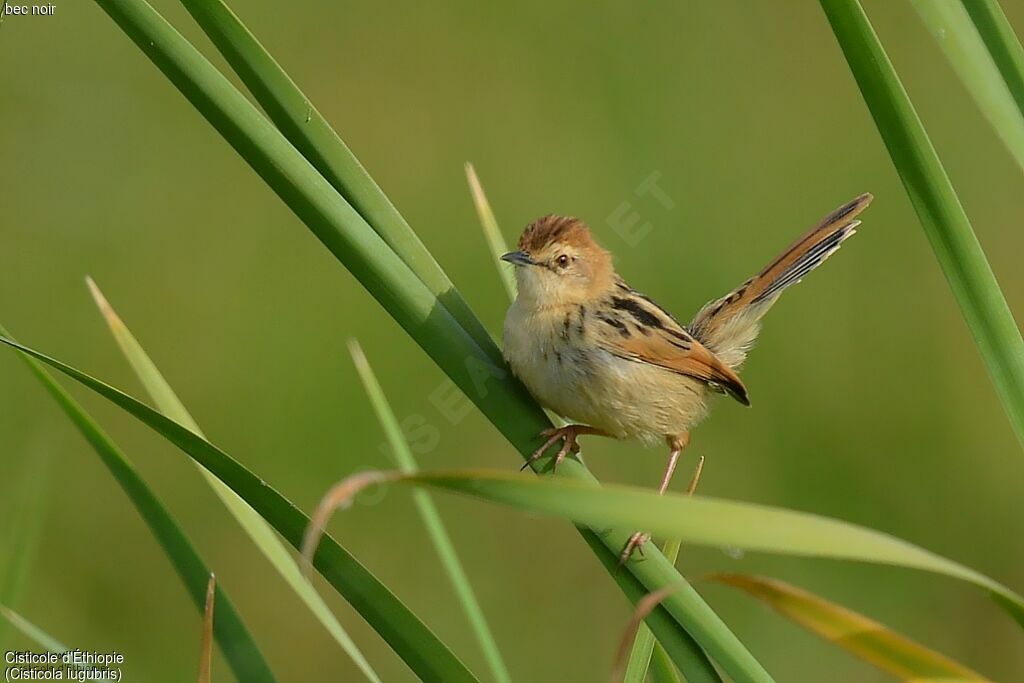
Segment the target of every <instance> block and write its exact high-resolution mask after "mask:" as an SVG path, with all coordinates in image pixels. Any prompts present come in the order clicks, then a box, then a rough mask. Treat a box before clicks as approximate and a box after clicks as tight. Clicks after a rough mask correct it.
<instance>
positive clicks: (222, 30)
mask: <svg viewBox="0 0 1024 683" xmlns="http://www.w3.org/2000/svg"><path fill="white" fill-rule="evenodd" d="M181 4H182V5H184V6H185V8H186V9H187V10H188V11H189V13H190V14H191V15H192V17H193V18H194V19H195V20H196V22H197V23H198V24H199V26H200V27H201V28H202V29H203V31H204V32H205V33H206V35H207V36H209V38H210V40H211V41H213V44H214V45H216V46H217V49H218V50H219V51H220V53H221V54H222V55H224V58H225V59H226V60H227V62H228V64H230V65H231V68H232V69H234V70H235V73H237V74H238V76H239V77H240V78H241V79H242V82H243V83H245V86H246V87H247V88H248V89H249V90H250V92H252V94H253V96H254V97H255V98H256V101H257V102H259V104H260V106H262V107H263V110H264V111H266V112H267V115H268V116H269V117H270V119H271V121H273V122H274V124H276V125H277V127H278V128H279V129H280V130H281V132H282V133H283V134H284V136H285V137H286V138H287V139H288V141H289V142H291V143H292V144H293V145H295V148H296V149H297V150H298V151H299V152H301V153H302V155H303V156H304V157H305V158H306V159H308V160H309V162H310V163H311V164H312V165H313V166H314V168H316V170H317V171H319V172H320V174H321V175H322V176H323V177H324V179H325V180H327V182H329V183H330V184H331V186H332V187H334V188H335V189H336V190H337V191H338V192H339V193H340V194H341V195H342V197H344V198H345V200H346V201H347V202H348V203H349V204H351V205H352V208H354V209H355V210H356V211H357V212H359V214H360V215H361V216H362V217H363V218H364V219H365V221H366V223H368V224H369V225H370V226H371V227H372V228H373V230H374V231H376V232H377V234H379V235H380V236H381V237H382V238H383V240H384V241H385V242H386V243H387V244H388V246H389V247H391V249H393V250H394V252H395V254H397V255H398V256H399V257H400V258H401V259H402V261H403V262H405V264H406V265H407V266H408V267H409V268H410V269H412V271H413V272H414V273H415V274H416V276H417V277H418V278H419V279H420V281H421V282H423V284H424V285H426V287H427V288H428V289H429V290H430V291H431V292H432V293H433V295H434V296H435V297H437V299H439V300H440V301H441V303H442V305H443V306H444V307H445V308H446V309H447V310H448V311H449V312H450V313H451V315H452V317H454V318H455V320H457V321H458V323H459V324H460V325H461V326H462V327H463V328H464V329H465V330H466V331H467V332H468V333H469V334H470V336H472V337H473V338H474V340H475V341H476V342H477V344H480V345H481V347H482V348H483V349H484V350H485V351H487V350H489V349H490V348H491V345H490V343H489V342H490V337H489V335H488V333H487V330H486V329H485V328H484V326H483V324H482V323H481V322H480V321H479V319H478V318H477V317H476V316H475V315H474V314H473V311H472V310H471V309H470V308H469V305H468V304H467V303H466V301H465V299H464V298H463V297H462V295H461V294H460V293H459V291H458V290H457V289H456V288H455V286H454V285H453V284H452V282H451V280H450V279H448V275H447V274H445V272H444V270H442V269H441V266H440V265H438V263H437V261H436V260H435V259H434V257H433V255H432V254H431V253H430V252H429V251H427V248H426V247H425V246H423V242H422V241H420V238H419V236H418V235H417V234H416V233H415V232H413V229H412V228H411V227H409V224H408V223H407V222H406V220H405V218H404V217H403V216H402V214H401V213H399V211H398V209H396V208H395V206H394V204H392V203H391V200H390V199H388V197H387V195H385V194H384V193H383V192H382V191H381V189H380V187H379V186H378V185H377V183H376V182H374V180H373V178H371V177H370V174H369V173H367V172H366V169H365V168H363V165H362V164H361V163H359V159H357V158H356V156H355V155H354V154H353V153H352V151H351V150H350V149H349V148H348V146H347V145H346V144H345V142H344V141H343V140H342V139H341V137H339V136H338V134H337V133H336V132H335V131H334V129H333V128H331V126H330V124H329V123H327V120H326V119H324V117H323V116H322V115H321V114H320V112H319V111H317V109H316V107H314V106H313V104H312V102H310V100H309V99H308V98H307V97H306V96H305V95H304V94H303V92H302V91H301V90H299V87H298V86H297V85H296V84H295V82H294V81H293V80H292V79H291V77H290V76H288V74H287V73H286V72H285V71H284V69H282V68H281V66H280V64H278V63H277V61H276V60H275V59H274V58H273V56H271V55H270V53H268V52H267V51H266V49H265V48H264V47H263V45H261V44H260V42H259V40H257V38H256V36H254V35H253V34H252V33H251V32H250V31H249V29H248V28H246V26H245V25H244V24H243V23H242V22H241V20H240V19H239V18H238V16H237V15H235V14H234V12H232V11H231V9H230V8H229V7H228V6H227V5H226V4H225V3H224V2H222V0H181ZM492 359H493V360H495V361H496V362H500V360H501V356H500V355H493V356H492Z"/></svg>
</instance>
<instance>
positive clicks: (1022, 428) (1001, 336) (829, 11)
mask: <svg viewBox="0 0 1024 683" xmlns="http://www.w3.org/2000/svg"><path fill="white" fill-rule="evenodd" d="M821 5H822V8H823V9H824V10H825V14H826V16H827V17H828V20H829V23H831V24H832V29H833V31H834V32H835V35H836V39H837V40H838V41H839V45H840V47H841V48H842V50H843V53H844V54H845V55H846V60H847V62H849V65H850V70H851V71H852V72H853V75H854V78H856V80H857V84H858V86H860V90H861V93H862V94H863V96H864V100H865V102H867V105H868V108H869V109H870V110H871V115H872V116H873V117H874V120H875V124H876V125H877V127H878V131H879V133H881V135H882V139H883V140H884V142H885V145H886V147H887V148H888V150H889V155H890V156H891V157H892V161H893V164H894V165H895V166H896V170H897V171H898V172H899V175H900V178H901V180H902V181H903V185H904V187H905V188H906V190H907V194H908V195H909V196H910V201H911V202H912V203H913V205H914V209H915V210H916V211H917V215H918V218H919V220H920V221H921V225H922V227H923V228H924V231H925V234H926V235H927V236H928V240H929V242H930V243H931V245H932V250H933V251H934V252H935V256H936V258H937V259H938V261H939V265H941V266H942V270H943V272H944V273H945V275H946V279H947V281H948V282H949V285H950V288H951V289H952V290H953V295H954V296H955V298H956V300H957V303H958V304H959V305H960V310H961V312H962V313H963V316H964V318H965V319H966V321H967V326H968V327H969V328H970V330H971V334H972V335H973V336H974V341H975V343H976V344H977V345H978V349H979V351H980V352H981V357H982V359H983V360H984V362H985V366H986V368H987V369H988V373H989V376H990V377H991V378H992V382H993V383H994V384H995V387H996V391H997V392H998V394H999V397H1000V399H1002V403H1003V407H1004V409H1005V410H1006V414H1007V416H1008V417H1009V419H1010V423H1011V424H1012V425H1013V428H1014V430H1015V431H1016V433H1017V437H1018V439H1019V440H1020V442H1021V445H1022V446H1024V341H1022V340H1021V335H1020V330H1018V329H1017V325H1016V323H1015V322H1014V319H1013V315H1012V314H1011V313H1010V309H1009V307H1008V306H1007V305H1006V300H1005V299H1004V298H1003V293H1002V291H1001V290H1000V289H999V284H998V282H996V278H995V275H994V274H993V273H992V269H991V268H990V267H989V264H988V261H987V260H986V258H985V254H984V252H983V251H982V249H981V245H980V244H979V243H978V239H977V237H976V236H975V234H974V230H973V229H972V228H971V223H970V221H969V220H968V218H967V214H966V213H965V212H964V209H963V207H962V206H961V205H960V200H959V198H958V197H957V195H956V192H955V191H954V190H953V185H952V184H951V183H950V180H949V177H948V176H947V175H946V171H945V169H943V167H942V163H941V162H940V161H939V157H938V155H937V154H936V152H935V148H934V147H933V146H932V143H931V140H930V139H929V138H928V134H927V133H926V132H925V129H924V126H923V125H922V124H921V120H920V118H918V115H917V112H916V111H915V109H914V106H913V104H911V102H910V98H909V97H908V96H907V92H906V90H904V88H903V84H902V83H901V82H900V79H899V77H898V76H897V75H896V71H895V70H894V69H893V66H892V63H891V62H890V61H889V57H888V56H887V55H886V53H885V50H884V49H883V48H882V45H881V43H880V42H879V41H878V36H877V35H875V31H874V29H873V28H872V26H871V23H870V22H869V21H868V18H867V16H866V15H865V14H864V10H863V8H862V7H861V6H860V3H859V2H858V1H857V0H821Z"/></svg>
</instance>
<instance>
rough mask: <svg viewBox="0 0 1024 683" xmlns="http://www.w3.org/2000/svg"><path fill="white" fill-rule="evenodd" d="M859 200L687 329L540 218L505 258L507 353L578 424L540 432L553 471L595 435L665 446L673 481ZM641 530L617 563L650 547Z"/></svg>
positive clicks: (846, 232) (558, 222)
mask: <svg viewBox="0 0 1024 683" xmlns="http://www.w3.org/2000/svg"><path fill="white" fill-rule="evenodd" d="M871 199H872V197H871V195H870V194H863V195H861V196H860V197H857V198H856V199H854V200H853V201H851V202H849V203H848V204H845V205H843V206H841V207H840V208H838V209H836V210H835V211H833V212H832V213H831V214H829V215H828V216H826V217H825V218H824V219H823V220H822V221H821V223H819V224H818V225H816V226H815V227H814V228H812V229H811V230H810V231H809V232H807V233H806V234H805V235H804V236H803V237H801V238H800V239H798V240H797V241H796V242H794V243H793V244H792V245H791V246H790V247H789V248H788V249H786V250H785V251H784V252H782V254H781V255H780V256H779V257H778V258H776V259H775V260H774V261H772V262H771V263H769V264H768V265H767V266H766V267H765V268H764V269H763V270H762V271H761V272H760V273H758V274H757V275H755V276H754V277H752V278H750V279H749V280H747V281H746V282H744V283H743V284H742V285H740V286H739V287H738V288H737V289H736V290H734V291H733V292H731V293H730V294H728V295H726V296H724V297H722V298H721V299H716V300H714V301H711V302H709V303H708V304H706V305H705V306H704V307H703V308H701V309H700V311H699V312H698V313H697V315H696V317H695V318H694V319H693V321H692V322H691V323H690V324H689V325H686V326H684V325H681V324H680V323H679V322H678V321H677V320H676V319H675V318H674V317H672V315H671V314H670V313H668V312H667V311H666V310H665V309H663V308H662V307H661V306H659V305H658V304H656V303H654V301H652V300H651V299H650V298H648V297H647V296H644V295H643V294H641V293H640V292H638V291H636V290H635V289H633V288H632V287H630V286H629V285H628V284H626V282H625V280H623V279H622V278H621V277H620V276H619V275H618V274H617V273H616V272H615V268H614V267H613V265H612V257H611V254H610V253H609V252H608V251H606V250H605V249H603V248H601V246H599V245H598V244H597V243H596V242H595V241H594V239H593V238H592V237H591V235H590V230H589V229H588V228H587V226H586V224H584V223H583V222H582V221H581V220H579V219H577V218H571V217H566V216H545V217H543V218H539V219H537V220H536V221H534V222H533V223H531V224H530V225H529V226H528V227H527V228H526V230H525V231H524V232H523V234H522V236H521V237H520V238H519V244H518V250H517V251H514V252H511V253H508V254H505V255H504V256H502V257H501V258H502V259H503V260H505V261H508V262H510V263H512V264H514V265H515V266H516V282H517V285H518V294H517V296H516V300H515V302H514V303H513V304H512V306H511V307H510V308H509V311H508V315H507V316H506V318H505V330H504V355H505V359H506V360H507V361H508V363H509V366H510V367H511V368H512V371H513V372H514V373H515V374H516V376H517V377H518V378H519V379H520V380H522V382H523V383H524V384H525V385H526V387H527V388H528V389H529V390H530V392H531V393H532V394H533V395H534V397H535V398H537V400H538V401H540V403H541V404H543V405H544V406H546V407H547V408H550V409H551V410H553V411H554V412H556V413H558V414H559V415H562V416H564V417H567V418H570V419H571V420H573V421H575V422H577V423H578V424H571V425H568V426H566V427H561V428H557V429H550V430H546V431H545V432H543V433H542V435H541V436H542V437H544V439H545V441H544V444H543V445H542V446H541V447H540V448H538V449H537V450H536V451H535V452H534V453H533V455H532V456H531V457H530V460H529V462H533V461H535V460H537V459H538V458H540V457H541V456H542V455H543V454H544V452H545V451H546V450H547V448H548V447H550V446H551V445H552V444H554V443H556V442H557V441H559V440H561V441H562V445H561V448H560V449H559V450H558V453H557V454H556V455H555V458H554V462H553V465H552V469H554V468H555V467H557V466H558V464H559V463H560V462H562V460H563V459H564V458H565V457H566V455H567V454H569V453H570V452H572V453H575V452H578V451H579V445H578V444H577V443H576V438H577V437H578V436H580V435H583V434H596V435H600V436H608V437H613V438H616V439H627V438H633V439H639V440H640V441H643V442H645V443H648V444H650V443H655V442H657V441H659V440H664V442H665V443H666V444H667V445H668V448H669V458H668V465H667V466H666V468H665V474H664V476H663V477H662V480H661V485H660V486H659V489H658V492H659V493H664V492H665V490H666V489H667V488H668V486H669V482H670V481H671V479H672V474H673V472H674V471H675V467H676V463H677V461H678V460H679V454H680V453H681V452H682V450H683V449H684V448H685V447H686V444H687V443H688V442H689V440H690V430H691V429H692V428H693V427H694V426H695V425H696V424H697V423H698V422H700V421H701V420H702V419H704V417H706V416H707V413H708V400H709V399H710V398H711V395H712V394H716V393H724V394H728V395H729V396H731V397H732V398H734V399H736V400H737V401H739V402H740V403H742V404H743V405H750V399H749V398H748V395H747V388H746V387H745V386H744V385H743V382H742V380H740V378H739V375H737V374H736V373H737V371H738V370H739V368H740V366H741V365H742V364H743V361H744V360H746V357H747V352H748V351H749V350H750V348H751V346H752V345H753V343H754V340H755V339H756V337H757V334H758V332H759V331H760V328H761V317H762V316H763V315H764V314H765V313H766V312H767V311H768V309H769V308H771V306H772V304H774V303H775V301H776V300H777V299H778V298H779V295H780V294H781V293H782V291H783V290H784V289H785V288H786V287H788V286H790V285H792V284H795V283H797V282H799V281H800V279H801V278H803V277H804V276H805V275H807V273H809V272H811V271H812V270H813V269H814V268H816V267H817V266H819V265H821V263H823V262H824V261H825V259H827V258H828V257H829V256H830V255H831V254H832V253H833V252H835V251H836V250H837V249H838V248H839V246H840V244H842V242H843V240H845V239H846V238H847V237H849V236H850V235H852V234H853V233H854V231H855V230H856V228H857V226H858V225H860V221H859V220H856V217H857V215H858V214H860V213H861V212H862V211H863V210H864V209H865V208H867V206H868V204H869V203H870V202H871ZM647 538H648V536H647V535H646V534H643V533H640V532H637V533H636V534H634V535H633V537H632V538H631V539H630V542H629V544H628V545H627V546H626V548H625V550H624V551H623V560H626V559H628V558H629V556H630V554H631V553H632V551H633V550H634V549H635V548H637V547H640V546H642V544H643V543H644V542H645V541H646V540H647Z"/></svg>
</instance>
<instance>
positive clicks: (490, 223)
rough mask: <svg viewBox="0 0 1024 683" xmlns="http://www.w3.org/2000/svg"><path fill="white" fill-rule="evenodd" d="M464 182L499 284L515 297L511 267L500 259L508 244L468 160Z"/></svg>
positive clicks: (514, 279)
mask: <svg viewBox="0 0 1024 683" xmlns="http://www.w3.org/2000/svg"><path fill="white" fill-rule="evenodd" d="M466 182H468V183H469V192H470V194H471V195H473V206H475V207H476V215H477V217H478V218H479V219H480V227H481V228H483V231H484V237H485V238H486V239H487V247H488V248H489V249H490V251H491V258H493V259H494V264H495V266H497V268H498V275H499V276H501V284H503V285H504V286H505V292H506V293H507V294H508V298H509V299H510V300H512V299H515V298H516V277H515V274H514V273H513V272H512V267H511V266H510V265H509V264H507V263H505V262H503V261H501V256H502V254H507V253H508V252H509V251H510V250H509V248H508V244H506V243H505V238H504V236H502V234H501V228H499V227H498V219H497V218H495V217H494V211H492V210H491V203H490V202H489V201H487V195H486V194H484V188H483V186H482V185H481V184H480V178H478V177H477V175H476V169H475V168H473V164H471V163H469V162H468V161H467V162H466Z"/></svg>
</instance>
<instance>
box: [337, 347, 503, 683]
mask: <svg viewBox="0 0 1024 683" xmlns="http://www.w3.org/2000/svg"><path fill="white" fill-rule="evenodd" d="M349 352H350V353H351V354H352V361H353V362H354V363H355V366H356V370H357V371H358V373H359V379H360V380H362V383H363V388H364V389H365V390H366V394H367V396H369V397H370V404H371V405H372V406H373V410H374V412H375V413H376V414H377V419H378V420H379V421H380V423H381V426H382V427H383V429H384V434H385V435H386V436H387V440H388V445H389V446H390V447H391V451H390V452H391V454H392V456H393V457H394V460H395V464H397V465H398V467H399V469H401V470H402V471H403V472H415V471H417V470H418V469H419V466H418V465H417V464H416V459H415V458H414V457H413V454H412V451H411V450H410V449H409V443H408V442H407V441H406V439H405V436H404V435H403V434H402V428H401V426H399V424H398V418H396V417H395V413H394V411H393V410H391V405H390V404H389V403H388V399H387V396H385V394H384V390H383V389H382V388H381V386H380V382H378V381H377V377H376V375H375V374H374V372H373V369H372V368H371V367H370V363H369V362H368V361H367V360H366V355H365V354H364V353H363V350H362V348H360V346H359V343H358V342H356V341H355V340H352V341H351V342H350V343H349ZM415 493H416V495H414V496H413V502H414V503H415V505H416V509H417V511H418V512H419V514H420V518H421V519H422V520H423V525H424V526H425V527H426V528H427V535H429V536H430V541H431V542H432V543H433V544H434V549H435V550H436V551H437V555H438V557H439V558H440V560H441V564H442V565H443V567H444V570H445V573H447V574H448V580H449V581H451V583H452V588H454V589H455V595H456V596H457V597H458V600H459V604H460V605H462V610H463V611H464V612H465V613H466V618H467V619H468V620H469V623H470V626H472V628H473V633H474V634H475V635H476V638H477V641H479V643H480V648H481V649H482V650H483V653H484V657H485V658H486V660H487V664H488V666H489V667H490V669H491V674H492V675H493V676H494V680H496V681H498V682H499V683H511V681H512V677H511V676H510V675H509V673H508V668H507V667H506V666H505V662H504V660H503V659H502V657H501V651H500V650H499V649H498V643H497V641H495V640H494V635H493V634H492V633H491V629H490V627H489V626H488V625H487V619H486V618H485V617H484V612H483V609H482V608H481V607H480V602H479V601H478V600H477V599H476V594H475V593H474V592H473V586H472V585H471V584H470V582H469V577H468V576H467V575H466V571H465V569H463V567H462V562H461V561H460V560H459V556H458V554H457V553H456V552H455V545H454V544H453V543H452V540H451V537H450V536H449V535H448V530H447V529H446V528H445V526H444V522H443V521H442V520H441V513H440V512H438V510H437V506H436V505H435V504H434V501H433V499H432V498H431V497H430V495H429V494H428V493H427V492H426V491H416V492H415Z"/></svg>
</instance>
